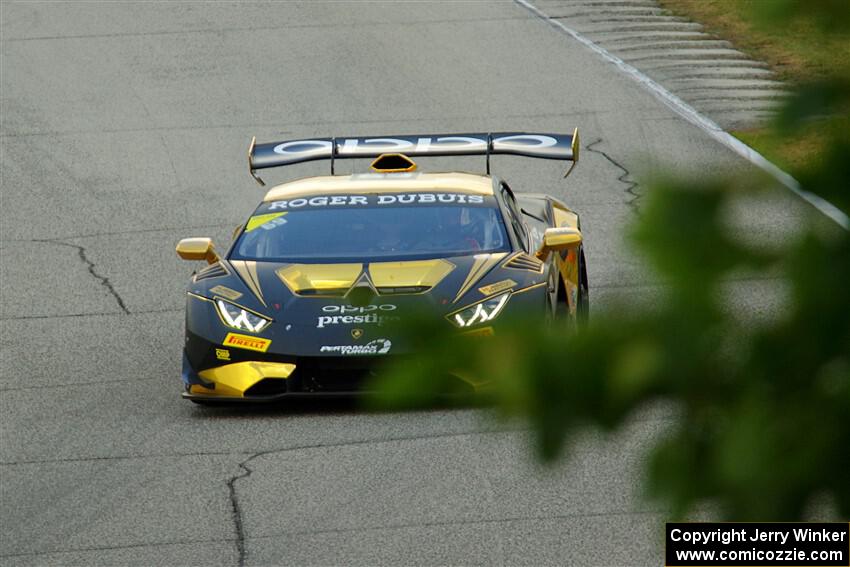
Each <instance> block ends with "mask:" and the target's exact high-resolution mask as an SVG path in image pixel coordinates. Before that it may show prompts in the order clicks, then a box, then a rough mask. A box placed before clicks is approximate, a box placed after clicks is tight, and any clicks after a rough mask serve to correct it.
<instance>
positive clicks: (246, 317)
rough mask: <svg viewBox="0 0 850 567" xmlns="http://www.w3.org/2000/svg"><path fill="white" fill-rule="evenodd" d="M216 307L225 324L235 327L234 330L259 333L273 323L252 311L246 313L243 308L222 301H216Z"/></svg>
mask: <svg viewBox="0 0 850 567" xmlns="http://www.w3.org/2000/svg"><path fill="white" fill-rule="evenodd" d="M215 305H216V307H217V308H218V312H219V314H220V315H221V318H222V320H223V321H224V322H225V324H227V325H228V326H230V327H233V328H234V329H239V330H241V331H250V332H252V333H259V332H260V331H262V330H263V329H265V328H266V326H268V324H269V323H271V320H269V319H266V318H265V317H260V316H259V315H255V314H254V313H251V312H250V311H246V310H244V309H242V308H241V307H237V306H236V305H233V304H232V303H228V302H226V301H222V300H221V299H219V300H216V302H215Z"/></svg>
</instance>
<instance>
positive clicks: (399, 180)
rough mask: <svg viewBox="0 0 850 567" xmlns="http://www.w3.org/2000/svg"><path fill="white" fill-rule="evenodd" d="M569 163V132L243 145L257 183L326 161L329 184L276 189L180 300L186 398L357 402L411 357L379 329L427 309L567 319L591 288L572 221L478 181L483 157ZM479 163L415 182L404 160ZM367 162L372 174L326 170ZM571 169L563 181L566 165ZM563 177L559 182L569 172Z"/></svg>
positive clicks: (190, 248) (469, 319)
mask: <svg viewBox="0 0 850 567" xmlns="http://www.w3.org/2000/svg"><path fill="white" fill-rule="evenodd" d="M494 154H514V155H522V156H528V157H539V158H545V159H559V160H568V161H572V166H574V165H575V163H576V161H577V159H578V133H577V132H574V133H573V134H572V135H561V134H530V133H500V134H452V135H442V136H385V137H380V138H341V139H340V138H326V139H314V140H294V141H287V142H275V143H268V144H255V143H254V142H252V143H251V148H250V150H249V155H248V157H249V167H250V172H251V175H252V176H254V178H255V179H257V181H258V182H260V183H261V184H263V182H262V180H261V179H260V178H259V177H258V176H257V174H256V171H257V170H259V169H263V168H268V167H279V166H284V165H289V164H293V163H299V162H304V161H310V160H316V159H327V160H330V162H331V173H332V174H331V175H330V176H324V177H311V178H305V179H299V180H296V181H292V182H289V183H284V184H282V185H278V186H276V187H274V188H272V189H271V190H270V191H268V193H267V194H266V196H265V198H264V199H263V201H262V203H260V205H259V206H258V207H257V209H256V210H255V211H254V212H253V214H252V215H251V217H250V218H249V219H248V220H247V221H246V223H245V224H244V226H242V227H240V229H238V230H237V232H236V236H235V238H234V240H233V243H232V244H231V245H230V248H229V249H228V250H227V252H226V253H225V254H224V255H219V254H218V253H217V252H216V250H215V248H214V247H213V244H212V241H211V240H210V239H209V238H187V239H184V240H181V241H180V242H179V243H178V245H177V253H178V254H179V255H180V257H181V258H184V259H186V260H206V261H207V262H208V263H209V265H208V266H207V267H205V268H203V269H201V270H200V271H197V272H196V273H195V274H194V275H193V277H192V280H191V282H190V283H189V288H188V291H187V303H186V342H185V349H184V355H183V385H184V393H183V396H184V397H185V398H188V399H191V400H193V401H196V402H199V403H203V402H210V401H222V400H243V401H250V400H253V401H268V400H273V399H277V398H280V397H283V396H292V395H301V394H320V393H333V394H339V393H344V392H354V391H358V389H360V387H361V385H362V383H363V380H364V379H365V378H366V377H368V376H369V374H370V372H371V371H372V369H373V368H374V366H375V363H376V362H378V361H379V360H380V359H382V358H383V357H391V356H394V355H404V354H405V353H408V352H409V350H410V347H409V345H406V344H404V339H403V338H402V337H400V336H393V333H392V331H391V328H392V327H393V325H391V324H390V323H394V322H398V321H403V320H404V318H405V316H409V315H410V314H412V313H421V312H423V311H427V312H428V313H433V316H434V317H437V318H439V319H440V320H443V321H444V323H445V325H446V326H447V329H454V330H455V331H456V332H458V333H470V332H472V333H476V334H484V335H486V334H492V333H498V332H499V321H500V318H502V320H504V319H505V318H507V316H508V315H510V314H511V313H513V314H527V313H539V314H540V320H541V324H543V322H544V320H547V319H550V320H551V319H555V318H557V317H563V318H568V319H571V320H573V321H579V320H581V319H583V318H585V317H586V316H587V312H588V287H587V272H586V269H585V258H584V251H583V248H582V236H581V232H580V228H581V227H580V224H579V217H578V215H577V214H576V213H575V212H573V211H572V210H570V209H569V208H568V207H567V206H566V205H564V204H563V203H562V202H560V201H559V200H557V199H554V198H552V197H550V196H547V195H537V194H527V193H517V194H515V193H514V192H513V191H512V190H511V188H510V187H509V186H508V184H507V183H505V182H504V181H502V180H500V179H498V178H497V177H495V176H491V175H490V174H489V169H490V165H489V162H490V155H494ZM423 155H428V156H453V155H486V157H487V175H475V174H470V173H421V172H418V171H416V164H415V163H414V162H413V161H412V159H411V158H412V157H416V156H423ZM364 157H369V158H372V157H375V158H376V159H375V160H374V162H372V170H373V171H372V172H370V173H363V174H354V175H333V169H334V161H335V160H338V159H344V158H364ZM572 166H571V167H570V170H571V169H572ZM567 173H569V171H568V172H567Z"/></svg>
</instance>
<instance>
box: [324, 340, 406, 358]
mask: <svg viewBox="0 0 850 567" xmlns="http://www.w3.org/2000/svg"><path fill="white" fill-rule="evenodd" d="M392 346H393V343H392V342H391V341H390V340H389V339H375V340H373V341H369V342H368V343H366V344H364V345H334V346H323V347H322V348H320V349H319V352H332V353H337V354H341V355H343V356H350V355H361V354H387V353H388V352H390V348H392Z"/></svg>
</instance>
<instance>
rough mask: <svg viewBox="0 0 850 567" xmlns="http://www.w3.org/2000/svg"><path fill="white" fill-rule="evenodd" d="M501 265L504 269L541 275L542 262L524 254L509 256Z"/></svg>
mask: <svg viewBox="0 0 850 567" xmlns="http://www.w3.org/2000/svg"><path fill="white" fill-rule="evenodd" d="M503 265H504V267H505V268H511V269H514V270H526V271H529V272H537V273H543V262H541V261H540V260H538V259H537V258H535V257H534V256H529V255H528V254H526V253H524V252H521V253H519V254H517V255H516V256H511V257H510V258H509V259H508V261H507V262H505V263H504V264H503Z"/></svg>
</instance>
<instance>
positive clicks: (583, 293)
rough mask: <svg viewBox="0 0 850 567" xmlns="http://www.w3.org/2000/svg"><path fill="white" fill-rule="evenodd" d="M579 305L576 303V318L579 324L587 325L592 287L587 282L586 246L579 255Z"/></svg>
mask: <svg viewBox="0 0 850 567" xmlns="http://www.w3.org/2000/svg"><path fill="white" fill-rule="evenodd" d="M578 270H579V271H578V273H579V279H578V294H577V295H578V297H577V298H576V299H577V300H578V305H576V318H577V319H578V323H579V325H582V326H583V325H587V322H588V320H590V287H589V286H588V283H587V262H585V259H584V248H581V249H580V250H579V255H578Z"/></svg>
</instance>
